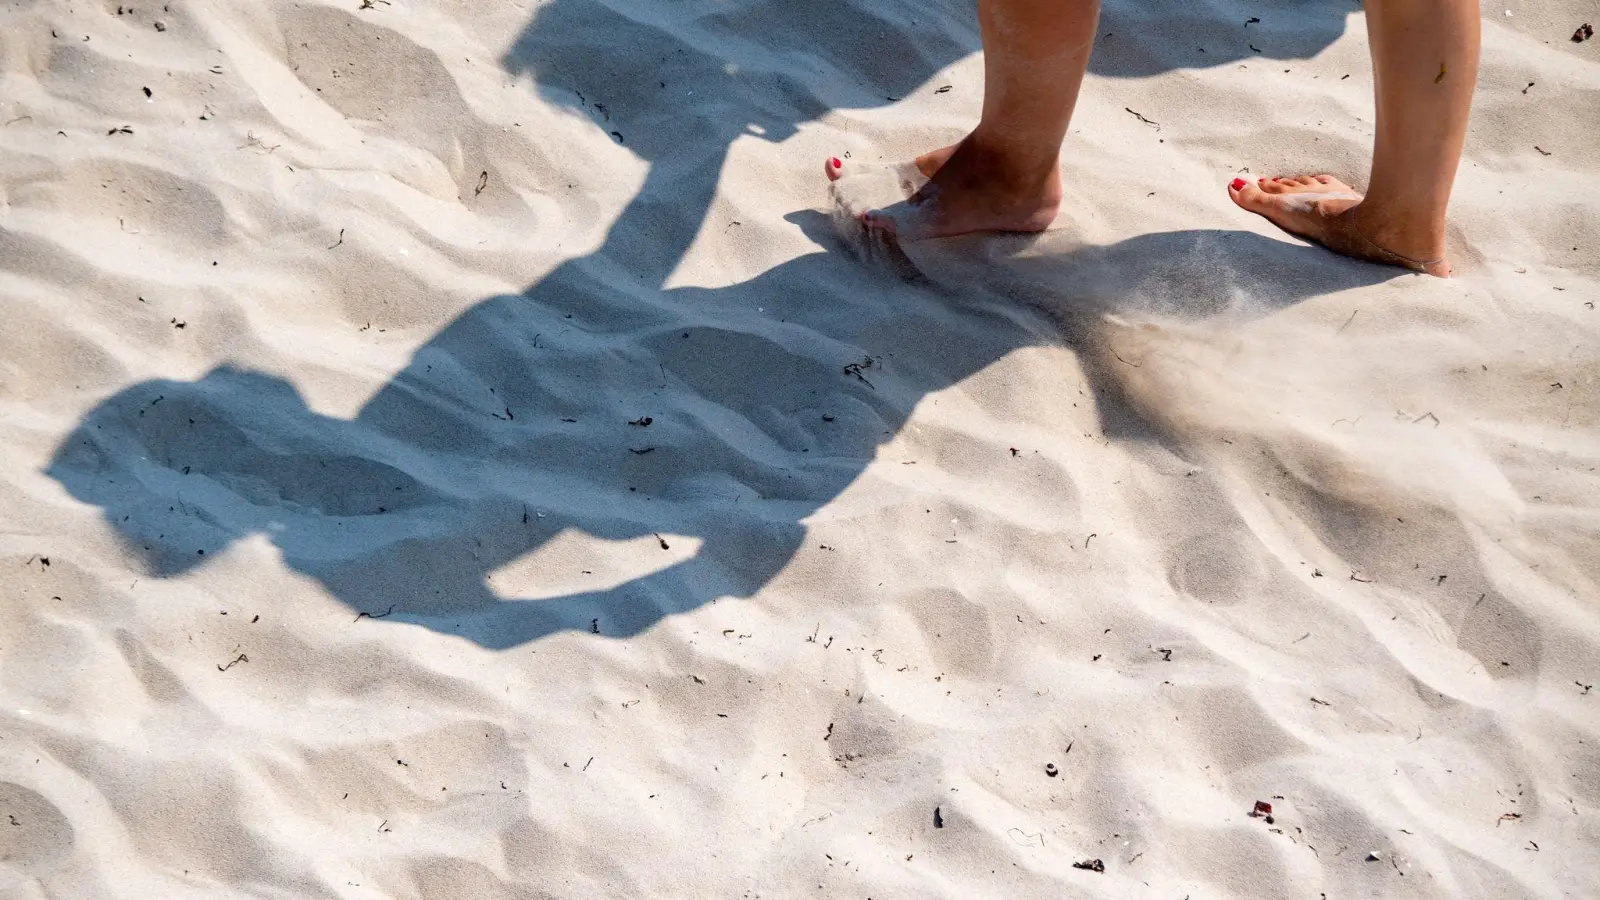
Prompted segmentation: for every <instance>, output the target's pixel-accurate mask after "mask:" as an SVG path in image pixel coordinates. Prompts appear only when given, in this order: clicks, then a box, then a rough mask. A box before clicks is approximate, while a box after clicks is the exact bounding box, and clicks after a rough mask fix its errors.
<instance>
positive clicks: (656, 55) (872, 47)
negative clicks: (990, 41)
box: [501, 0, 978, 160]
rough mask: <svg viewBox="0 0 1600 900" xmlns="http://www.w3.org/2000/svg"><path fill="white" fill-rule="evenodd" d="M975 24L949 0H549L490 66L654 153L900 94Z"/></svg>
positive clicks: (964, 41)
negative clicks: (525, 79) (528, 80)
mask: <svg viewBox="0 0 1600 900" xmlns="http://www.w3.org/2000/svg"><path fill="white" fill-rule="evenodd" d="M975 26H976V23H975V22H973V21H972V15H971V12H970V9H968V8H967V7H966V4H964V3H956V2H950V0H934V2H913V0H884V2H871V0H808V2H804V3H797V2H793V0H728V2H710V3H707V2H692V3H684V2H679V0H629V2H622V0H552V2H550V3H547V4H545V5H543V6H541V7H540V8H539V10H538V12H537V13H535V15H534V17H533V19H532V20H531V21H530V22H529V23H528V25H527V27H526V28H525V29H524V31H523V32H522V34H521V35H520V36H519V37H518V39H517V40H516V42H515V43H514V44H513V45H512V47H511V48H510V49H509V50H508V51H507V52H506V53H505V55H504V56H503V57H502V58H501V65H502V66H504V68H505V69H506V70H507V71H508V72H511V73H512V74H514V75H521V74H527V75H530V76H532V78H533V81H534V83H535V84H536V85H537V87H538V89H539V92H540V93H541V94H542V95H543V96H544V97H545V98H546V99H548V100H549V101H551V102H552V103H556V104H559V105H563V106H567V107H571V108H573V109H578V110H581V111H582V112H583V113H584V114H585V115H587V116H589V117H590V118H591V119H592V120H594V121H595V123H596V124H597V125H598V126H599V127H601V128H602V129H604V130H605V131H607V132H611V133H612V137H613V139H615V140H618V141H620V142H622V143H623V144H625V145H626V146H627V147H628V148H630V149H631V150H633V151H634V152H635V153H637V154H638V155H639V156H641V157H642V158H644V159H646V160H658V159H662V158H666V157H669V156H671V155H673V154H675V153H681V152H683V151H685V150H691V149H695V148H702V147H704V146H705V145H707V144H721V145H724V146H725V145H726V144H727V143H728V142H730V141H732V140H733V139H734V138H736V137H738V136H739V135H740V134H746V133H748V134H755V135H758V136H761V137H764V138H766V139H768V140H772V141H781V140H784V139H785V138H788V137H789V136H791V135H792V134H794V132H795V130H796V129H797V128H798V127H799V126H800V125H802V124H804V123H806V122H810V121H813V120H815V119H817V118H818V117H820V116H822V115H823V114H825V113H826V112H828V111H829V110H831V109H834V108H838V107H849V108H864V107H873V106H880V105H884V104H887V103H889V102H891V101H892V100H896V99H899V98H901V97H904V96H905V95H906V94H907V93H909V92H910V91H912V90H914V89H915V88H916V87H917V86H918V85H920V84H922V83H923V82H924V81H926V80H927V79H929V78H931V77H932V76H933V75H934V74H935V73H936V72H937V71H938V70H940V69H941V68H943V67H945V66H948V65H950V64H951V63H953V62H955V61H956V60H958V59H961V58H962V57H965V56H967V55H968V54H970V53H972V52H974V51H976V50H977V49H978V42H977V35H976V29H975Z"/></svg>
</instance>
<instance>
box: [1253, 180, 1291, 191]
mask: <svg viewBox="0 0 1600 900" xmlns="http://www.w3.org/2000/svg"><path fill="white" fill-rule="evenodd" d="M1256 187H1258V188H1260V189H1261V190H1262V191H1264V192H1266V193H1268V194H1281V193H1283V192H1284V191H1285V190H1286V188H1285V187H1284V184H1283V182H1282V181H1281V180H1279V179H1277V178H1263V179H1261V180H1260V181H1258V182H1256Z"/></svg>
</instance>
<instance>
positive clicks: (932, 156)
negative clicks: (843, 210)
mask: <svg viewBox="0 0 1600 900" xmlns="http://www.w3.org/2000/svg"><path fill="white" fill-rule="evenodd" d="M960 146H961V142H960V141H957V142H956V143H954V144H951V145H950V146H948V147H940V148H939V149H938V150H934V151H933V152H931V153H924V154H922V155H921V156H919V157H917V158H916V159H914V160H912V161H911V162H910V163H901V164H900V165H899V166H895V167H894V168H896V169H901V170H905V174H906V175H907V176H911V177H916V178H917V179H918V180H919V181H921V182H926V181H927V180H928V179H929V178H932V177H933V175H934V173H935V172H938V171H939V169H940V167H941V166H943V165H944V164H945V162H946V161H948V160H949V159H950V157H952V156H954V155H955V152H956V148H957V147H960ZM866 168H869V167H868V166H863V165H861V164H860V163H855V162H851V161H848V160H843V159H840V158H839V157H837V156H830V157H828V159H827V160H825V161H824V162H823V164H822V174H824V175H826V176H828V180H829V181H838V180H839V179H841V178H845V177H848V176H850V175H852V174H855V173H856V171H858V170H863V169H866ZM916 187H919V188H920V187H922V184H920V183H919V184H918V185H917V186H916ZM915 190H916V188H913V189H912V191H913V192H915ZM906 196H907V197H909V196H911V194H909V193H908V194H907V195H906Z"/></svg>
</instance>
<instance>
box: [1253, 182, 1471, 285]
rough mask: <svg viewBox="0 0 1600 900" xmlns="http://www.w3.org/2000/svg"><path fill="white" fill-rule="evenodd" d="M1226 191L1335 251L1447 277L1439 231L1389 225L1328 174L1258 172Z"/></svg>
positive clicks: (1269, 218) (1291, 230)
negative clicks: (1261, 175)
mask: <svg viewBox="0 0 1600 900" xmlns="http://www.w3.org/2000/svg"><path fill="white" fill-rule="evenodd" d="M1228 196H1230V197H1232V198H1233V202H1234V203H1237V204H1239V206H1240V207H1241V208H1243V209H1246V210H1249V211H1250V212H1253V213H1256V214H1258V215H1260V216H1262V217H1264V218H1265V219H1266V220H1267V221H1269V222H1271V223H1272V224H1274V225H1276V226H1278V227H1279V228H1282V229H1283V230H1284V231H1287V232H1289V233H1290V234H1292V235H1295V236H1296V237H1300V238H1304V239H1306V240H1308V241H1311V242H1313V243H1317V244H1321V245H1322V246H1324V247H1327V248H1328V249H1329V250H1332V251H1333V252H1335V253H1340V254H1343V255H1345V256H1352V257H1355V258H1356V259H1364V260H1368V261H1370V262H1376V263H1384V264H1386V265H1391V266H1400V267H1401V268H1404V269H1410V270H1411V271H1413V272H1424V273H1426V274H1429V275H1436V276H1438V277H1440V278H1448V277H1450V263H1449V261H1448V260H1446V259H1445V254H1444V235H1443V234H1442V233H1441V234H1422V235H1418V234H1416V233H1414V230H1411V231H1410V232H1408V230H1407V229H1404V228H1393V227H1389V226H1388V225H1387V224H1386V222H1387V220H1386V217H1385V216H1384V215H1383V214H1382V212H1381V211H1379V210H1369V209H1366V208H1360V207H1361V201H1362V197H1361V195H1360V194H1359V193H1357V192H1356V190H1355V189H1354V188H1352V187H1351V186H1350V185H1348V184H1345V183H1344V182H1342V181H1340V180H1339V179H1337V178H1334V177H1332V176H1330V175H1299V176H1295V177H1293V178H1261V179H1257V180H1256V181H1255V182H1253V183H1252V182H1248V181H1246V180H1245V179H1243V178H1235V179H1234V180H1233V183H1232V184H1230V185H1228Z"/></svg>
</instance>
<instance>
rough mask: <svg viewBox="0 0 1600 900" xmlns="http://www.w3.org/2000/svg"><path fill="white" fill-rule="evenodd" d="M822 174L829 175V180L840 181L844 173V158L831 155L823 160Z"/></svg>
mask: <svg viewBox="0 0 1600 900" xmlns="http://www.w3.org/2000/svg"><path fill="white" fill-rule="evenodd" d="M822 174H824V175H826V176H828V180H829V181H838V180H839V178H840V177H841V176H843V175H844V160H841V159H840V158H839V157H837V156H830V157H828V158H827V159H825V160H823V162H822Z"/></svg>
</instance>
